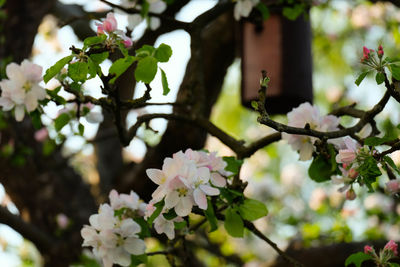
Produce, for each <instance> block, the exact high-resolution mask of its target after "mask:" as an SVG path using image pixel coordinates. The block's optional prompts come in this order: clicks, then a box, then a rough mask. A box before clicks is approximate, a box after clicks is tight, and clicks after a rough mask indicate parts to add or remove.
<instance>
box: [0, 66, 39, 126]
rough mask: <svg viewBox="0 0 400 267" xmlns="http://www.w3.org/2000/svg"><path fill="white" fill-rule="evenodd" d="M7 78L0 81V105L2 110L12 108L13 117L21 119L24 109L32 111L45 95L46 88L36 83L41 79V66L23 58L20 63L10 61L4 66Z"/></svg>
mask: <svg viewBox="0 0 400 267" xmlns="http://www.w3.org/2000/svg"><path fill="white" fill-rule="evenodd" d="M6 74H7V77H8V79H3V80H2V81H0V89H1V97H0V106H1V107H2V108H3V111H9V110H11V109H13V108H14V112H15V119H16V120H17V121H22V120H23V119H24V116H25V109H26V110H27V111H28V112H32V111H34V110H35V109H36V108H37V106H38V100H43V99H44V98H45V97H46V90H45V89H44V88H43V87H41V86H40V85H38V83H39V82H40V81H42V67H41V66H39V65H36V64H34V63H31V62H29V61H28V60H24V61H23V62H22V63H21V65H18V64H16V63H10V64H8V65H7V67H6Z"/></svg>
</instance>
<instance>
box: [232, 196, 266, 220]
mask: <svg viewBox="0 0 400 267" xmlns="http://www.w3.org/2000/svg"><path fill="white" fill-rule="evenodd" d="M239 213H240V215H241V216H242V218H243V219H245V220H248V221H254V220H257V219H259V218H261V217H264V216H266V215H267V214H268V209H267V207H266V206H265V205H264V203H262V202H260V201H258V200H255V199H246V200H245V201H244V203H243V204H241V205H240V206H239Z"/></svg>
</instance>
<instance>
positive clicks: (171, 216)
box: [163, 209, 178, 220]
mask: <svg viewBox="0 0 400 267" xmlns="http://www.w3.org/2000/svg"><path fill="white" fill-rule="evenodd" d="M163 216H164V218H165V219H167V220H172V219H174V218H176V216H178V215H177V214H176V212H175V210H174V209H170V210H169V211H168V212H167V213H163Z"/></svg>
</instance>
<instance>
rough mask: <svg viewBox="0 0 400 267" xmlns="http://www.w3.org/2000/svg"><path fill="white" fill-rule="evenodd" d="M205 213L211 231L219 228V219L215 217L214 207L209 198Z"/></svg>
mask: <svg viewBox="0 0 400 267" xmlns="http://www.w3.org/2000/svg"><path fill="white" fill-rule="evenodd" d="M204 215H205V216H206V218H207V221H208V222H209V224H210V233H211V232H214V231H215V230H217V229H218V220H217V217H215V213H214V207H213V205H212V203H211V200H209V199H207V209H206V210H205V211H204Z"/></svg>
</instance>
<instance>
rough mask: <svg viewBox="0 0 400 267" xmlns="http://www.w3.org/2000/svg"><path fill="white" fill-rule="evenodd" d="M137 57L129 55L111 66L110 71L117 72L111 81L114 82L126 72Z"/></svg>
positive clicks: (111, 72)
mask: <svg viewBox="0 0 400 267" xmlns="http://www.w3.org/2000/svg"><path fill="white" fill-rule="evenodd" d="M135 60H136V58H135V57H133V56H127V57H124V58H120V59H118V60H116V61H115V62H114V63H113V64H112V65H111V67H110V70H109V73H110V74H115V76H114V78H112V79H111V80H110V83H114V82H115V80H116V79H117V78H118V77H119V76H121V75H122V73H124V72H125V71H126V70H127V69H128V68H129V66H130V65H132V63H133V62H135Z"/></svg>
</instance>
